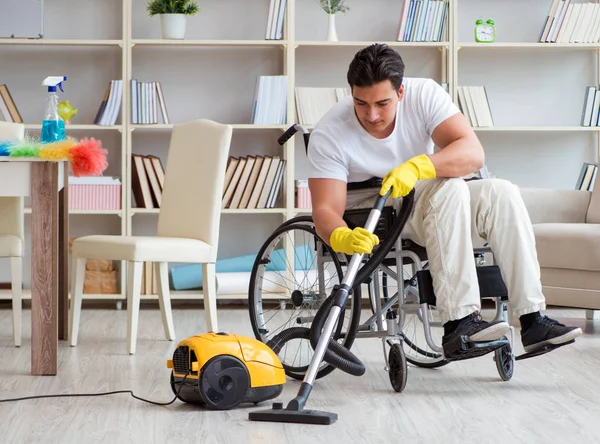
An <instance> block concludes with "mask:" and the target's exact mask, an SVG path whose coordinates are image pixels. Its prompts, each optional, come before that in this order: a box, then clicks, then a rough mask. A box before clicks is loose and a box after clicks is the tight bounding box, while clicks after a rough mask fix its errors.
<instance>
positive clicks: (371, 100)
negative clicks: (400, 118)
mask: <svg viewBox="0 0 600 444" xmlns="http://www.w3.org/2000/svg"><path fill="white" fill-rule="evenodd" d="M403 95H404V85H401V86H400V90H399V91H396V90H395V89H394V87H393V86H392V82H390V81H389V80H385V81H383V82H380V83H375V84H374V85H372V86H355V87H353V88H352V97H353V99H354V110H355V112H356V117H358V120H359V122H360V124H361V125H362V127H363V128H364V129H365V130H366V131H367V132H368V133H369V134H371V135H372V136H373V137H377V138H380V139H381V138H385V137H387V136H389V135H390V134H391V133H392V131H393V130H394V122H395V118H396V109H397V105H398V102H399V101H400V100H402V96H403Z"/></svg>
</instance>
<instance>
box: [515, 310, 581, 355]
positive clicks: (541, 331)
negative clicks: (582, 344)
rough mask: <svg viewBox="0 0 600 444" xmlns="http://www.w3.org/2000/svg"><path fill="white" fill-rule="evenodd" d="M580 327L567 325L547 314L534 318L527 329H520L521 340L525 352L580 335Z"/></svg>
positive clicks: (557, 343)
mask: <svg viewBox="0 0 600 444" xmlns="http://www.w3.org/2000/svg"><path fill="white" fill-rule="evenodd" d="M582 333H583V332H582V331H581V328H579V327H568V326H566V325H563V324H561V323H560V322H558V321H555V320H554V319H550V318H549V317H548V316H542V317H540V318H538V319H536V320H535V321H534V322H533V323H532V324H531V325H530V326H529V328H527V329H522V330H521V342H522V344H523V348H524V349H525V352H526V353H529V352H532V351H534V350H537V349H538V348H541V347H544V346H545V345H560V344H564V343H565V342H569V341H572V340H573V339H575V338H576V337H578V336H581V335H582Z"/></svg>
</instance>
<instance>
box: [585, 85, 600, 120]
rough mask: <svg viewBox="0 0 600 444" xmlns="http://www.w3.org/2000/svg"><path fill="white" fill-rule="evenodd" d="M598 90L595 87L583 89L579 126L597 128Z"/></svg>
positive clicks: (599, 90) (599, 109)
mask: <svg viewBox="0 0 600 444" xmlns="http://www.w3.org/2000/svg"><path fill="white" fill-rule="evenodd" d="M599 117H600V89H599V88H597V87H596V86H587V87H586V88H585V97H584V99H583V112H582V114H581V126H599V125H598V123H600V119H599Z"/></svg>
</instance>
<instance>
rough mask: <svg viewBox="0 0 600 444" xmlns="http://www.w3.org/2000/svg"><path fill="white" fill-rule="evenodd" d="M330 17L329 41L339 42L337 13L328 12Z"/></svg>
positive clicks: (328, 27)
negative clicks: (336, 26) (336, 22)
mask: <svg viewBox="0 0 600 444" xmlns="http://www.w3.org/2000/svg"><path fill="white" fill-rule="evenodd" d="M327 15H328V17H329V23H328V26H327V41H328V42H337V41H338V36H337V31H336V29H335V14H327Z"/></svg>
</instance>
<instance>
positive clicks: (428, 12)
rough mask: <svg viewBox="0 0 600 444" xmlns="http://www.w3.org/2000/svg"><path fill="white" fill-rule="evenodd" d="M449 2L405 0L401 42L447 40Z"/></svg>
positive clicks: (402, 13)
mask: <svg viewBox="0 0 600 444" xmlns="http://www.w3.org/2000/svg"><path fill="white" fill-rule="evenodd" d="M447 16H448V2H446V1H437V0H404V4H403V5H402V12H401V13H400V23H399V25H398V35H397V37H396V40H398V41H399V42H441V41H443V40H447V30H448V26H447V22H448V21H447V20H446V17H447Z"/></svg>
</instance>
